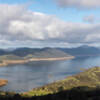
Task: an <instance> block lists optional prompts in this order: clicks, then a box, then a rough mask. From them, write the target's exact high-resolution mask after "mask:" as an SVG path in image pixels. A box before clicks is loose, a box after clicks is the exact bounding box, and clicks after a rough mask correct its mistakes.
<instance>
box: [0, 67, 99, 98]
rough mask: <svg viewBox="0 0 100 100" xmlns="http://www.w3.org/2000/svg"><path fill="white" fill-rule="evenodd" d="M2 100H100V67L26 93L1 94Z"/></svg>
mask: <svg viewBox="0 0 100 100" xmlns="http://www.w3.org/2000/svg"><path fill="white" fill-rule="evenodd" d="M0 99H2V100H100V67H94V68H90V69H87V70H85V71H84V72H81V73H79V74H77V75H73V76H69V77H67V78H66V79H64V80H61V81H58V82H55V83H52V84H49V85H46V86H43V87H40V88H35V89H33V90H32V91H29V92H26V93H20V94H16V93H13V92H0Z"/></svg>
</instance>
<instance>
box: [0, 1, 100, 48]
mask: <svg viewBox="0 0 100 100" xmlns="http://www.w3.org/2000/svg"><path fill="white" fill-rule="evenodd" d="M99 10H100V1H99V0H92V2H91V0H88V1H87V0H0V13H1V15H0V47H19V46H25V47H26V46H28V47H49V46H50V47H75V46H80V45H90V46H98V47H100V17H99V16H100V13H99Z"/></svg>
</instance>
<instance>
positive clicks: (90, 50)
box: [57, 46, 100, 56]
mask: <svg viewBox="0 0 100 100" xmlns="http://www.w3.org/2000/svg"><path fill="white" fill-rule="evenodd" d="M57 49H59V50H62V51H63V52H65V53H68V54H70V55H73V56H98V55H99V56H100V48H96V47H91V46H80V47H76V48H57Z"/></svg>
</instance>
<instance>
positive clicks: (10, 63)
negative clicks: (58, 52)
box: [0, 56, 75, 67]
mask: <svg viewBox="0 0 100 100" xmlns="http://www.w3.org/2000/svg"><path fill="white" fill-rule="evenodd" d="M74 58H75V57H74V56H69V57H58V58H30V59H24V60H3V61H2V63H0V67H3V66H7V65H13V64H25V63H28V62H32V61H57V60H70V59H74Z"/></svg>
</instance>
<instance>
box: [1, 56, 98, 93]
mask: <svg viewBox="0 0 100 100" xmlns="http://www.w3.org/2000/svg"><path fill="white" fill-rule="evenodd" d="M99 65H100V57H96V56H93V57H92V56H91V57H78V58H75V59H72V60H65V61H40V62H32V63H30V64H25V65H13V66H7V67H0V78H3V79H7V80H8V84H7V85H6V86H4V87H1V88H0V90H4V91H14V92H25V91H29V90H31V89H33V88H35V87H40V86H42V85H45V84H48V83H51V82H54V81H56V80H61V79H64V78H66V77H67V76H69V75H73V74H76V73H79V72H81V70H80V69H81V68H91V67H94V66H99Z"/></svg>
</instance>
